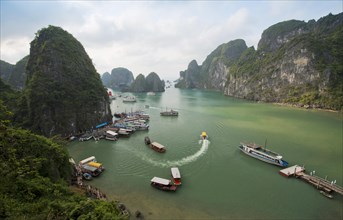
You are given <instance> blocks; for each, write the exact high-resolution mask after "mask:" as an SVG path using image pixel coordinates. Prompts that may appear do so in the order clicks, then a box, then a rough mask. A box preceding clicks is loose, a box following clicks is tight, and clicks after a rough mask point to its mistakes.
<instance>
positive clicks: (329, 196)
mask: <svg viewBox="0 0 343 220" xmlns="http://www.w3.org/2000/svg"><path fill="white" fill-rule="evenodd" d="M319 192H320V194H322V195H323V196H325V197H327V198H329V199H332V198H333V196H332V195H331V194H329V193H327V192H325V191H323V190H320V191H319Z"/></svg>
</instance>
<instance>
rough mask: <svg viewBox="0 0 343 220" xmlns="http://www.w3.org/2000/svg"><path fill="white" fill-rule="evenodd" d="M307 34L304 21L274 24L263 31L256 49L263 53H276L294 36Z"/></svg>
mask: <svg viewBox="0 0 343 220" xmlns="http://www.w3.org/2000/svg"><path fill="white" fill-rule="evenodd" d="M308 32H309V30H308V26H307V23H306V22H304V21H297V20H290V21H283V22H280V23H277V24H274V25H272V26H270V27H269V28H267V29H266V30H265V31H263V33H262V37H261V40H260V41H259V43H258V49H259V50H261V51H264V52H273V51H276V50H277V49H279V48H280V47H281V46H282V45H283V44H285V43H287V42H289V40H290V39H292V38H294V37H295V36H298V35H300V34H304V33H308Z"/></svg>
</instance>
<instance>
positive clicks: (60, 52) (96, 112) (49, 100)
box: [18, 26, 111, 137]
mask: <svg viewBox="0 0 343 220" xmlns="http://www.w3.org/2000/svg"><path fill="white" fill-rule="evenodd" d="M26 73H27V83H26V88H25V90H24V96H23V98H22V99H21V103H20V108H21V112H20V114H19V115H18V120H19V121H23V122H24V123H23V125H26V126H27V127H29V128H30V129H31V130H33V131H35V132H38V133H40V134H43V135H45V136H48V137H49V136H52V135H55V134H62V135H70V134H72V133H77V132H79V131H82V130H88V129H91V128H92V127H94V126H95V125H97V124H98V123H102V122H104V121H109V120H111V112H110V108H109V100H108V95H107V92H106V90H105V88H104V87H103V85H102V83H101V80H100V76H99V74H98V73H97V72H96V70H95V68H94V66H93V63H92V61H91V59H90V58H89V56H88V55H87V53H86V51H85V49H84V48H83V46H82V45H81V43H80V42H79V41H77V40H76V39H75V38H74V37H73V36H72V35H71V34H69V33H68V32H66V31H64V30H63V29H62V28H59V27H54V26H49V27H48V28H43V29H41V30H39V31H38V32H37V33H36V37H35V39H34V40H33V41H32V42H31V48H30V57H29V60H28V63H27V67H26Z"/></svg>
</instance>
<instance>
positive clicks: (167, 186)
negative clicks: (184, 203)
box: [151, 177, 177, 192]
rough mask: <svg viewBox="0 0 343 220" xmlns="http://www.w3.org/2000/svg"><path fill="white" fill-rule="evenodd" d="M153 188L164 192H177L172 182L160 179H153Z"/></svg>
mask: <svg viewBox="0 0 343 220" xmlns="http://www.w3.org/2000/svg"><path fill="white" fill-rule="evenodd" d="M151 186H152V187H155V188H157V189H160V190H164V191H174V192H175V191H176V189H177V186H175V185H172V184H171V181H170V180H167V179H163V178H160V177H154V178H152V179H151Z"/></svg>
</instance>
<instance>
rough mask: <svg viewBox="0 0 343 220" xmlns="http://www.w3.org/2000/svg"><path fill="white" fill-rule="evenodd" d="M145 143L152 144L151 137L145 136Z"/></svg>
mask: <svg viewBox="0 0 343 220" xmlns="http://www.w3.org/2000/svg"><path fill="white" fill-rule="evenodd" d="M144 143H145V144H146V145H149V144H151V140H150V138H149V137H148V136H147V137H145V138H144Z"/></svg>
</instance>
